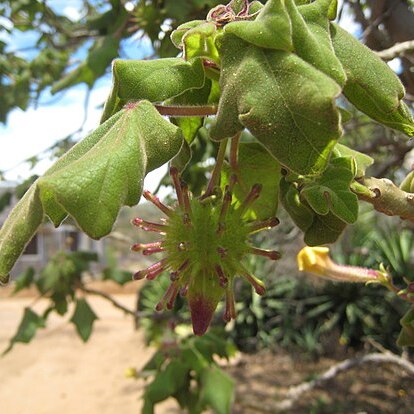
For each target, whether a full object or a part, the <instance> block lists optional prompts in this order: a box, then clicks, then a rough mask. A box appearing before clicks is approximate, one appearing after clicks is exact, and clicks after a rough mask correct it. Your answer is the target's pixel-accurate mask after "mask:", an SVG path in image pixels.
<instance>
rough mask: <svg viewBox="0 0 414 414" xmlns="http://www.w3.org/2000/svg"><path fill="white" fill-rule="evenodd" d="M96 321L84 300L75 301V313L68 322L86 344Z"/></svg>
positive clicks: (94, 315) (93, 313)
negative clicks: (73, 326)
mask: <svg viewBox="0 0 414 414" xmlns="http://www.w3.org/2000/svg"><path fill="white" fill-rule="evenodd" d="M97 319H98V317H97V316H96V314H95V312H94V311H93V309H92V308H91V307H90V306H89V303H88V302H87V301H86V300H85V299H78V300H77V301H76V308H75V312H74V314H73V316H72V318H71V319H70V321H71V322H72V323H73V324H74V325H75V327H76V331H77V332H78V335H79V336H80V337H81V338H82V340H83V342H87V341H88V339H89V337H90V336H91V333H92V328H93V323H94V322H95V321H96V320H97Z"/></svg>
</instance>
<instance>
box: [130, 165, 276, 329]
mask: <svg viewBox="0 0 414 414" xmlns="http://www.w3.org/2000/svg"><path fill="white" fill-rule="evenodd" d="M170 173H171V177H172V180H173V183H174V186H175V190H176V193H177V199H178V207H177V208H176V209H172V208H171V207H168V206H166V205H164V204H163V203H162V202H161V201H160V200H159V199H158V198H157V197H155V196H154V195H153V194H151V193H150V192H148V191H145V192H144V197H145V198H146V199H147V200H148V201H151V202H152V203H153V204H154V205H155V206H157V207H158V208H159V209H160V210H161V211H162V212H163V213H164V214H165V215H166V218H164V219H161V223H153V222H148V221H146V220H143V219H141V218H136V219H134V220H133V224H135V225H136V226H138V227H140V228H142V229H143V230H146V231H154V232H157V233H159V234H160V235H162V236H164V237H163V239H162V240H161V241H159V242H156V243H150V244H135V245H134V246H132V250H134V251H141V252H142V253H143V254H144V255H150V254H153V253H159V252H163V253H164V254H165V256H164V258H163V259H161V260H160V261H159V262H157V263H155V264H153V265H151V266H149V267H148V268H146V269H144V270H140V271H138V272H137V273H136V274H135V275H134V279H143V278H147V279H150V280H151V279H155V278H156V277H157V276H159V275H160V274H161V273H163V272H165V271H169V272H170V279H171V284H170V286H169V287H168V289H167V291H166V292H165V294H164V296H163V298H162V299H161V301H160V302H159V303H158V305H157V307H156V309H157V310H158V311H160V310H162V309H163V308H164V307H167V308H168V309H171V308H172V307H173V305H174V301H175V299H176V297H177V295H178V293H180V294H181V295H183V296H186V297H187V299H188V303H189V306H190V311H191V319H192V324H193V330H194V333H195V334H196V335H203V334H204V333H205V332H206V330H207V328H208V326H209V325H210V322H211V319H212V316H213V314H214V311H215V309H216V307H217V304H218V303H219V301H220V300H221V299H222V297H223V296H225V298H226V308H225V312H224V315H223V318H224V320H225V321H230V320H231V319H234V318H235V316H236V311H235V304H234V294H233V283H234V279H235V277H236V276H240V277H243V278H244V279H246V280H247V281H248V282H249V283H250V284H251V285H252V286H253V288H254V289H255V291H256V293H258V294H259V295H263V294H264V292H265V287H264V284H263V283H262V282H261V281H260V280H259V279H257V278H256V277H255V276H253V275H251V274H250V273H249V272H248V271H247V269H246V268H245V267H244V265H243V264H242V260H243V258H244V257H245V256H246V255H247V254H250V253H251V254H256V255H260V256H265V257H268V258H269V259H271V260H277V259H279V258H280V254H279V252H277V251H269V250H262V249H259V248H256V247H253V246H251V245H250V244H249V238H250V235H251V234H253V233H256V232H258V231H261V230H265V229H268V228H271V227H274V226H276V225H277V224H278V223H279V221H278V219H277V218H276V217H272V218H270V219H268V220H265V221H255V222H249V221H247V220H246V219H245V218H244V216H245V215H246V212H247V210H248V208H249V207H250V205H251V204H252V203H254V201H255V200H256V199H257V198H258V197H259V196H260V191H261V185H259V184H256V185H254V186H253V187H252V188H251V190H250V192H249V193H248V195H247V196H246V198H245V199H244V200H243V201H242V202H241V203H240V204H239V205H238V206H237V207H235V204H234V203H232V201H233V196H232V190H233V186H234V185H235V184H236V178H235V177H232V178H231V180H230V184H229V185H228V186H226V188H225V189H224V191H223V194H221V195H209V196H207V195H206V194H205V195H204V196H202V197H200V198H194V197H192V195H191V193H190V192H189V191H188V186H187V184H186V183H184V182H183V181H181V180H180V177H179V174H178V171H177V170H176V169H175V168H171V170H170Z"/></svg>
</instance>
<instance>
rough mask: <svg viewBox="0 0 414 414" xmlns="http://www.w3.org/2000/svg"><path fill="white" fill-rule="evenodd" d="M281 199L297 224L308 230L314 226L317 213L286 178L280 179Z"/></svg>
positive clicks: (303, 229)
mask: <svg viewBox="0 0 414 414" xmlns="http://www.w3.org/2000/svg"><path fill="white" fill-rule="evenodd" d="M280 201H281V203H282V205H283V207H284V208H285V210H286V211H287V213H288V214H289V215H290V217H291V218H292V220H293V221H294V222H295V224H296V225H297V226H298V227H299V228H300V229H301V230H302V231H306V230H307V229H308V228H309V227H311V226H312V223H313V219H314V216H315V213H314V212H313V211H312V209H311V208H310V207H309V206H308V205H306V204H304V203H303V202H302V200H301V199H300V195H299V190H298V189H297V188H296V187H295V185H294V184H292V183H289V182H287V181H286V180H285V179H282V180H281V181H280Z"/></svg>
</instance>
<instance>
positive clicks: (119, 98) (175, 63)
mask: <svg viewBox="0 0 414 414" xmlns="http://www.w3.org/2000/svg"><path fill="white" fill-rule="evenodd" d="M112 72H113V85H112V90H111V93H110V96H109V98H108V100H107V101H106V103H105V107H104V112H103V114H102V118H101V123H102V122H104V121H106V120H107V119H108V118H110V117H111V116H112V115H113V114H115V113H116V112H118V111H119V110H120V109H121V108H122V107H123V106H124V105H125V104H126V103H128V102H134V101H139V100H142V99H146V100H149V101H151V102H163V101H165V100H166V99H170V98H173V97H174V96H178V95H181V94H182V93H184V92H185V91H187V90H189V89H193V88H196V89H199V88H202V87H203V85H204V80H205V76H204V69H203V64H202V62H201V60H200V59H196V60H194V62H192V63H189V62H186V61H185V60H184V59H182V58H166V59H157V60H120V59H118V60H115V61H114V63H113V67H112Z"/></svg>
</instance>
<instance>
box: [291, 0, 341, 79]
mask: <svg viewBox="0 0 414 414" xmlns="http://www.w3.org/2000/svg"><path fill="white" fill-rule="evenodd" d="M331 3H332V0H317V1H314V2H312V3H311V4H309V5H305V6H302V7H300V8H298V6H296V5H295V2H294V1H293V0H286V8H287V10H288V11H289V16H290V19H291V23H292V33H293V44H294V48H295V53H296V54H297V55H298V56H299V57H301V58H302V59H303V60H305V61H306V62H308V63H310V64H311V65H313V66H314V67H315V68H317V69H319V70H321V71H322V72H323V73H325V74H326V75H328V76H330V77H331V78H332V79H334V80H335V81H336V82H337V83H338V85H341V86H343V85H344V84H345V81H346V75H345V72H344V69H343V67H342V64H341V62H340V61H339V59H338V58H337V57H336V55H335V52H334V48H333V45H332V40H331V35H330V30H329V28H330V23H329V13H330V5H331Z"/></svg>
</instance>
